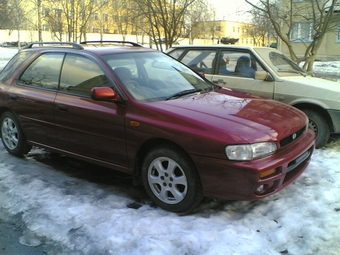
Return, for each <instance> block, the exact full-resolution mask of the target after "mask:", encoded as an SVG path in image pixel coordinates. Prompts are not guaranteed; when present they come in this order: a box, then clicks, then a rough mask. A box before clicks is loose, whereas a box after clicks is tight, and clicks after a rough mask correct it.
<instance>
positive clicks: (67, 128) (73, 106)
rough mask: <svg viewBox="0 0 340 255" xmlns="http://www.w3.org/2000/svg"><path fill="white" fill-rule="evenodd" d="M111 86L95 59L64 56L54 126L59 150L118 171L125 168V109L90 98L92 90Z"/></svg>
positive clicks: (74, 55) (72, 55)
mask: <svg viewBox="0 0 340 255" xmlns="http://www.w3.org/2000/svg"><path fill="white" fill-rule="evenodd" d="M112 85H113V84H111V82H110V81H109V79H108V77H107V75H106V74H105V72H104V71H103V69H102V68H101V67H100V66H99V65H98V64H97V63H96V61H95V60H94V59H90V58H88V57H85V56H81V55H76V54H67V55H66V57H65V61H64V64H63V67H62V72H61V78H60V90H59V92H58V93H57V97H56V100H55V108H56V113H55V122H56V125H57V135H58V140H59V147H60V148H62V149H63V150H66V151H68V152H69V153H72V154H75V155H82V156H85V157H89V158H92V159H95V160H97V161H98V162H103V161H105V162H106V163H111V164H112V165H115V166H117V167H118V168H119V166H126V165H127V156H126V141H125V127H124V124H125V121H124V119H125V107H124V105H117V104H115V103H114V102H104V101H95V100H93V99H92V98H91V97H90V94H91V89H92V88H93V87H100V86H105V87H110V86H112Z"/></svg>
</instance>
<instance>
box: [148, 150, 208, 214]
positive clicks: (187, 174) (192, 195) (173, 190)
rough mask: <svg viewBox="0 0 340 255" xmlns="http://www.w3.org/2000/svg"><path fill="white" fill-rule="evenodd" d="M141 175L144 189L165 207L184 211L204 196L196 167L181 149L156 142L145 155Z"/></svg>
mask: <svg viewBox="0 0 340 255" xmlns="http://www.w3.org/2000/svg"><path fill="white" fill-rule="evenodd" d="M142 178H143V184H144V187H145V190H146V192H147V193H148V195H149V196H150V197H151V199H152V200H153V201H154V202H155V203H156V204H157V205H158V206H159V207H161V208H163V209H164V210H168V211H172V212H176V213H184V212H188V211H190V210H191V209H193V208H194V207H195V206H197V205H198V204H199V203H200V202H201V201H202V199H203V188H202V184H201V181H200V178H199V176H198V173H197V170H196V168H195V166H194V164H193V163H192V161H191V160H190V158H189V157H188V156H187V154H186V153H185V152H183V151H182V150H181V149H179V148H177V147H175V146H172V145H162V146H157V147H155V148H154V149H152V150H151V151H150V152H149V153H148V154H147V155H146V157H145V159H144V162H143V165H142Z"/></svg>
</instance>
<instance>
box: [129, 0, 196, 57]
mask: <svg viewBox="0 0 340 255" xmlns="http://www.w3.org/2000/svg"><path fill="white" fill-rule="evenodd" d="M133 1H134V2H135V3H136V5H137V6H138V8H139V9H140V10H141V11H142V13H143V15H144V17H145V18H146V20H147V22H148V27H149V28H150V30H149V36H150V37H151V38H153V41H154V43H155V44H156V47H157V49H159V50H161V51H163V47H164V46H165V49H168V48H169V47H171V46H172V44H173V43H175V42H176V41H177V40H178V38H179V37H180V36H181V34H182V31H183V28H184V15H185V12H186V11H187V9H188V8H189V6H190V5H191V4H193V3H194V2H195V1H196V0H170V1H169V0H133Z"/></svg>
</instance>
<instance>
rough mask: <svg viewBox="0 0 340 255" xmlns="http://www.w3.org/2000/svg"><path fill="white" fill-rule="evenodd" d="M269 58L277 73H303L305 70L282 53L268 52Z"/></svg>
mask: <svg viewBox="0 0 340 255" xmlns="http://www.w3.org/2000/svg"><path fill="white" fill-rule="evenodd" d="M269 59H270V61H271V63H272V64H273V65H274V66H275V67H276V68H277V69H276V71H277V72H278V73H296V74H305V71H304V70H303V69H302V68H300V67H299V66H298V65H297V64H295V63H294V62H293V61H292V60H290V59H289V58H287V57H286V56H285V55H283V54H282V53H278V52H270V53H269Z"/></svg>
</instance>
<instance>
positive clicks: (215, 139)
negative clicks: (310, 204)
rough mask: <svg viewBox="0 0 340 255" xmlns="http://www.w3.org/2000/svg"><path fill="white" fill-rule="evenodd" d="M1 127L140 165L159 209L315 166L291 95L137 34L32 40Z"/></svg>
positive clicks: (20, 139)
mask: <svg viewBox="0 0 340 255" xmlns="http://www.w3.org/2000/svg"><path fill="white" fill-rule="evenodd" d="M0 115H1V122H0V125H1V138H2V142H3V144H4V147H5V148H6V150H7V151H8V152H9V153H11V154H13V155H16V156H22V155H25V154H27V153H29V151H30V149H31V147H32V146H38V147H42V148H46V149H48V150H51V151H55V152H58V153H61V154H65V155H68V156H71V157H76V158H79V159H82V160H86V161H89V162H92V163H96V164H99V165H102V166H106V167H108V168H111V169H116V170H120V171H123V172H126V173H129V174H131V175H133V176H134V178H135V179H136V181H137V182H136V183H142V184H143V185H144V187H145V189H146V191H147V193H148V194H149V196H150V197H151V198H152V199H153V200H154V202H155V203H156V204H157V205H158V206H160V207H161V208H163V209H166V210H169V211H173V212H186V211H189V210H191V209H192V208H194V207H195V206H196V205H198V204H199V203H200V202H201V200H202V198H203V197H204V196H208V197H215V198H221V199H228V200H254V199H259V198H263V197H266V196H269V195H271V194H274V193H276V192H278V191H280V190H281V189H282V188H284V187H286V186H287V185H289V184H290V183H291V182H293V181H294V180H295V179H296V178H297V177H298V176H299V175H300V174H301V173H302V172H303V171H304V169H305V168H306V167H307V165H308V163H309V161H310V159H311V155H312V153H313V150H314V143H315V134H314V133H313V131H311V130H310V129H308V119H307V117H306V115H305V114H304V113H303V112H301V111H299V110H298V109H295V108H293V107H291V106H288V105H285V104H282V103H279V102H275V101H272V100H269V99H263V98H260V97H257V96H253V95H250V94H246V93H243V92H237V91H234V90H230V89H228V88H222V87H219V86H216V85H214V84H212V83H210V82H209V81H207V80H205V79H204V78H203V77H201V76H199V75H197V74H196V73H195V72H193V71H192V70H191V69H189V68H187V67H186V66H184V65H183V64H181V63H179V62H178V61H176V60H174V59H172V58H171V57H168V56H166V55H165V54H163V53H161V52H158V51H155V50H151V49H147V48H144V47H141V46H140V45H138V44H135V43H130V42H83V43H80V44H76V43H53V44H52V43H41V42H40V43H39V42H38V43H34V44H31V45H29V46H27V47H26V49H23V50H20V51H19V52H18V53H17V55H15V56H14V57H13V59H12V60H11V61H10V62H9V63H8V64H7V66H6V67H5V68H4V70H3V71H2V72H1V74H0Z"/></svg>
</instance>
